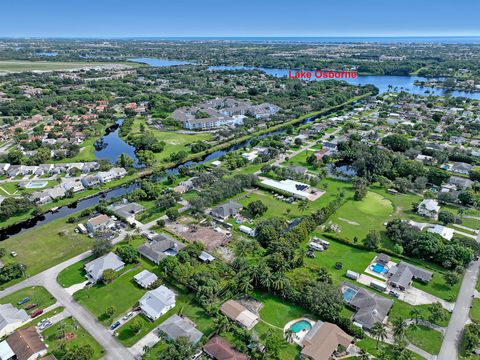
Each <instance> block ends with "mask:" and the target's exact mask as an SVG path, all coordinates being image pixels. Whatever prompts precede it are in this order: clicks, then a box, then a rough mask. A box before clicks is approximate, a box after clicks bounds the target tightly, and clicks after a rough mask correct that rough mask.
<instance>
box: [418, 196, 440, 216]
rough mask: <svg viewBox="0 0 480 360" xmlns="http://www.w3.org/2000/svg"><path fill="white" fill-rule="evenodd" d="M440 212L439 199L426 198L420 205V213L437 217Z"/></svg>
mask: <svg viewBox="0 0 480 360" xmlns="http://www.w3.org/2000/svg"><path fill="white" fill-rule="evenodd" d="M439 212H440V206H439V205H438V202H437V200H433V199H425V200H423V201H422V202H421V203H420V205H418V213H419V214H420V215H423V216H426V217H429V218H433V219H437V218H438V213H439Z"/></svg>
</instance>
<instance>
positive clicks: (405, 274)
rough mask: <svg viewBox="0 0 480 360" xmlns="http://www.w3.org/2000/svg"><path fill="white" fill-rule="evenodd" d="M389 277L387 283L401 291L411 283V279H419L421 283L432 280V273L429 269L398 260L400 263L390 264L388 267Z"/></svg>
mask: <svg viewBox="0 0 480 360" xmlns="http://www.w3.org/2000/svg"><path fill="white" fill-rule="evenodd" d="M387 276H388V277H389V280H388V283H389V284H390V285H391V286H393V287H395V288H397V289H400V290H402V291H405V290H406V289H407V288H408V287H410V285H411V284H412V281H413V280H419V281H421V282H423V283H427V282H429V281H430V280H432V276H433V274H432V273H431V272H430V271H427V270H424V269H421V268H419V267H416V266H413V265H411V264H408V263H406V262H403V261H402V262H400V264H398V265H395V266H392V267H391V268H390V269H388V274H387Z"/></svg>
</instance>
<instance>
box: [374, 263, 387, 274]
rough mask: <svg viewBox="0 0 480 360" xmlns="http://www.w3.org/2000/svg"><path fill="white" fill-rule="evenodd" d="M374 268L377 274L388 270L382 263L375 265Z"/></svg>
mask: <svg viewBox="0 0 480 360" xmlns="http://www.w3.org/2000/svg"><path fill="white" fill-rule="evenodd" d="M372 270H373V272H376V273H377V274H384V273H386V272H387V271H388V270H387V269H385V266H384V265H382V264H375V265H373V266H372Z"/></svg>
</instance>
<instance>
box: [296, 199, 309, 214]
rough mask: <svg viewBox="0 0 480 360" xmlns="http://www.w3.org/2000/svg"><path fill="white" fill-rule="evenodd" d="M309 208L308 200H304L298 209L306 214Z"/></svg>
mask: <svg viewBox="0 0 480 360" xmlns="http://www.w3.org/2000/svg"><path fill="white" fill-rule="evenodd" d="M307 208H308V200H303V201H300V202H299V203H298V209H299V210H300V212H304V211H305V210H307Z"/></svg>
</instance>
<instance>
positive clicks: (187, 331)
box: [158, 314, 203, 344]
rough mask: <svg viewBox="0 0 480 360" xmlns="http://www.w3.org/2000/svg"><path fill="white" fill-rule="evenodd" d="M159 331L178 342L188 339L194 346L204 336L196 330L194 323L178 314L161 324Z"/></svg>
mask: <svg viewBox="0 0 480 360" xmlns="http://www.w3.org/2000/svg"><path fill="white" fill-rule="evenodd" d="M158 330H160V331H163V332H164V333H165V334H167V337H168V338H169V339H172V340H176V339H178V338H180V337H186V338H187V339H188V340H189V341H190V342H191V343H193V344H196V343H197V342H198V341H199V340H200V338H201V337H202V336H203V333H202V332H200V331H199V330H197V329H196V325H195V323H194V322H193V321H191V320H190V319H188V318H186V317H180V316H178V315H177V314H175V315H172V316H170V317H169V318H168V319H167V320H165V321H164V322H163V323H161V324H160V326H159V327H158Z"/></svg>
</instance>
